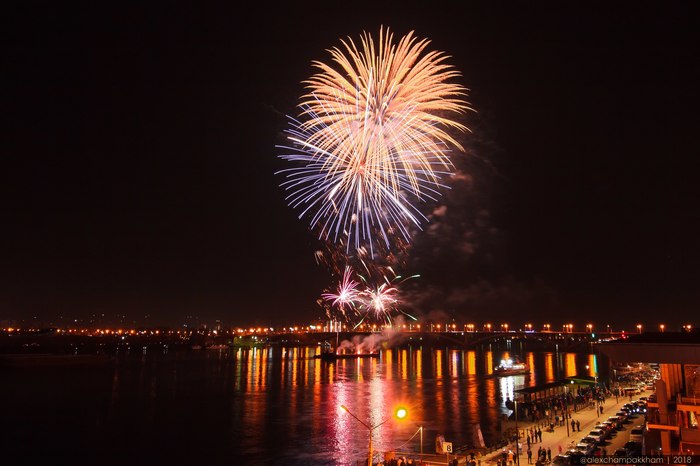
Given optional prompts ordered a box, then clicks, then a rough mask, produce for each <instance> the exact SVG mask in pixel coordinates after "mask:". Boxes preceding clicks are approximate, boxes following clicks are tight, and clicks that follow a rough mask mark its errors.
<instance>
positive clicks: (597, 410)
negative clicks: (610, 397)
mask: <svg viewBox="0 0 700 466" xmlns="http://www.w3.org/2000/svg"><path fill="white" fill-rule="evenodd" d="M589 367H590V366H588V365H587V364H586V370H588V369H589ZM593 376H594V380H595V385H594V388H595V391H594V393H595V396H596V400H595V416H596V417H597V418H600V409H599V408H598V404H599V403H600V400H598V371H597V370H596V369H593Z"/></svg>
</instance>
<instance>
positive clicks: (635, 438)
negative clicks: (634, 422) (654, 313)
mask: <svg viewBox="0 0 700 466" xmlns="http://www.w3.org/2000/svg"><path fill="white" fill-rule="evenodd" d="M643 438H644V428H643V427H635V428H634V429H632V430H631V431H630V441H631V442H641V441H642V439H643Z"/></svg>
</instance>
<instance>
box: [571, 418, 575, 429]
mask: <svg viewBox="0 0 700 466" xmlns="http://www.w3.org/2000/svg"><path fill="white" fill-rule="evenodd" d="M571 432H576V421H574V420H573V419H572V420H571Z"/></svg>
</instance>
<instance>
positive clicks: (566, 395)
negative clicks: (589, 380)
mask: <svg viewBox="0 0 700 466" xmlns="http://www.w3.org/2000/svg"><path fill="white" fill-rule="evenodd" d="M571 383H574V381H573V380H572V381H571ZM564 424H566V436H567V437H568V436H569V387H567V386H566V385H564Z"/></svg>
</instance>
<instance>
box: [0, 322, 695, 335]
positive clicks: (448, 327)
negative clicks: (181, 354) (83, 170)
mask: <svg viewBox="0 0 700 466" xmlns="http://www.w3.org/2000/svg"><path fill="white" fill-rule="evenodd" d="M585 328H586V332H587V333H593V331H594V328H595V327H594V325H593V324H587V325H586V326H585ZM658 328H659V331H660V332H665V331H666V325H665V324H659V326H658ZM386 329H392V330H399V331H409V332H420V331H424V332H462V331H464V332H480V331H484V332H497V331H501V332H515V331H516V330H515V329H514V328H513V327H511V326H510V325H509V324H507V323H502V324H500V326H498V325H494V324H491V323H486V324H483V325H481V326H478V325H476V324H464V325H457V324H444V325H442V324H423V325H422V326H421V324H401V325H394V326H391V325H377V324H361V325H359V326H358V327H352V326H349V325H347V324H341V323H339V322H335V323H331V324H329V325H322V324H317V325H305V326H304V325H302V326H293V327H282V328H279V327H278V328H277V330H275V328H273V327H250V328H242V327H239V328H235V329H231V330H230V331H226V330H224V331H218V330H209V331H206V330H204V331H201V330H162V331H161V330H143V329H139V330H135V329H129V330H123V329H116V330H114V329H99V328H97V329H86V328H83V329H53V331H54V332H55V333H57V334H58V333H60V334H75V335H80V334H82V335H111V334H113V335H159V334H163V335H192V334H193V333H199V334H203V333H206V334H213V335H217V334H219V333H221V334H239V335H240V334H251V333H258V334H269V333H309V332H328V331H351V330H359V331H382V330H386ZM636 329H637V332H638V333H642V330H643V329H644V326H643V325H642V324H637V326H636ZM682 329H683V331H685V332H690V331H691V330H692V329H693V326H692V325H691V324H684V325H683V326H682ZM0 331H3V332H8V333H15V332H17V333H19V332H29V333H33V332H39V331H41V329H38V328H24V329H22V328H14V327H8V328H0ZM517 331H525V332H535V331H537V330H535V327H534V326H533V324H530V323H527V324H524V326H523V328H521V329H519V330H517ZM539 331H541V332H559V331H558V330H557V329H556V327H555V329H554V330H552V326H551V324H543V325H542V328H541V329H540V330H539ZM605 331H606V332H607V333H611V332H612V327H611V326H610V325H606V326H605ZM561 332H562V333H574V324H563V325H562V327H561ZM620 332H621V333H625V330H622V331H618V333H620Z"/></svg>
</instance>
